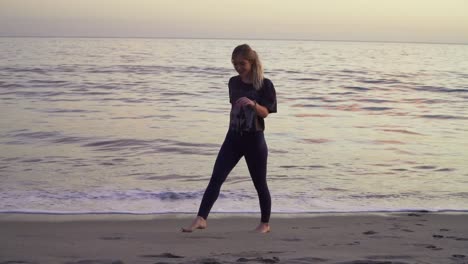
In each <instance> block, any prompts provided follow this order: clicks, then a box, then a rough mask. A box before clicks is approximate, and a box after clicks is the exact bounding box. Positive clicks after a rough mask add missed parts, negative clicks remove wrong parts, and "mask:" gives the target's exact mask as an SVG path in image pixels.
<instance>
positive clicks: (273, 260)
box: [236, 257, 280, 263]
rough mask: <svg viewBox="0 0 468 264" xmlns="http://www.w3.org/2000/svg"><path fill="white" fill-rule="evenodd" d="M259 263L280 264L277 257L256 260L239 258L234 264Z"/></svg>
mask: <svg viewBox="0 0 468 264" xmlns="http://www.w3.org/2000/svg"><path fill="white" fill-rule="evenodd" d="M251 261H252V262H256V263H258V262H260V263H278V262H280V259H279V258H278V257H273V258H263V257H258V258H239V259H237V261H236V262H241V263H242V262H244V263H245V262H251Z"/></svg>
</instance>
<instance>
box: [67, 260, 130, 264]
mask: <svg viewBox="0 0 468 264" xmlns="http://www.w3.org/2000/svg"><path fill="white" fill-rule="evenodd" d="M64 264H125V263H124V262H123V261H121V260H107V259H83V260H78V261H71V262H65V263H64Z"/></svg>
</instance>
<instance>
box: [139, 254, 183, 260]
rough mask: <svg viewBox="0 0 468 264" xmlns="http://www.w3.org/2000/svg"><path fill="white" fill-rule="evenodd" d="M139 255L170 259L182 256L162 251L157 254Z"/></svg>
mask: <svg viewBox="0 0 468 264" xmlns="http://www.w3.org/2000/svg"><path fill="white" fill-rule="evenodd" d="M140 257H142V258H171V259H176V258H177V259H178V258H184V257H183V256H178V255H174V254H172V253H162V254H158V255H141V256H140Z"/></svg>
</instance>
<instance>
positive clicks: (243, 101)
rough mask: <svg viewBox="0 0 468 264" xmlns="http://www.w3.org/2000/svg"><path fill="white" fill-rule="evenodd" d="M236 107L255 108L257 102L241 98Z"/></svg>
mask: <svg viewBox="0 0 468 264" xmlns="http://www.w3.org/2000/svg"><path fill="white" fill-rule="evenodd" d="M236 105H239V106H251V107H254V106H255V101H252V100H250V99H249V98H247V97H241V98H239V99H237V101H236Z"/></svg>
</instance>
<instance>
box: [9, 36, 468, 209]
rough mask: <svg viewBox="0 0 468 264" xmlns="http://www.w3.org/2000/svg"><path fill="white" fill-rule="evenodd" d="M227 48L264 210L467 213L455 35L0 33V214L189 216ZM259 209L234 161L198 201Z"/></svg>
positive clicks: (466, 126) (466, 69) (464, 106)
mask: <svg viewBox="0 0 468 264" xmlns="http://www.w3.org/2000/svg"><path fill="white" fill-rule="evenodd" d="M243 43H248V44H250V45H251V46H252V47H253V48H254V49H255V50H257V52H258V53H259V55H260V58H261V60H262V62H263V64H264V68H265V76H266V77H267V78H269V79H271V80H272V82H273V83H274V85H275V89H276V91H277V101H278V113H274V114H271V115H269V116H268V117H267V118H266V120H265V122H266V130H265V137H266V140H267V144H268V148H269V158H268V184H269V188H270V192H271V196H272V212H274V213H315V212H382V211H414V210H427V211H468V162H467V161H468V45H448V44H447V45H445V44H422V43H419V44H418V43H372V42H327V41H280V40H222V39H144V38H133V39H132V38H0V135H1V136H0V212H19V213H50V214H82V213H117V214H118V213H122V214H161V213H196V212H197V210H198V206H199V204H200V201H201V198H202V195H203V192H204V190H205V188H206V186H207V184H208V181H209V179H210V176H211V172H212V169H213V164H214V161H215V159H216V155H217V152H218V150H219V147H220V146H221V143H222V142H223V140H224V136H225V134H226V131H227V127H228V125H229V110H230V105H229V98H228V88H227V82H228V80H229V78H230V77H231V76H233V75H236V72H235V70H234V69H233V67H232V65H231V61H230V56H231V52H232V50H233V49H234V47H235V46H237V45H239V44H243ZM259 210H260V209H259V204H258V198H257V195H256V191H255V189H254V187H253V183H252V181H251V179H250V176H249V173H248V170H247V166H246V164H245V161H244V160H243V159H242V160H241V161H240V162H239V164H238V165H237V167H236V168H235V169H234V170H233V171H232V172H231V174H230V175H229V176H228V178H227V180H226V182H225V183H224V185H223V187H222V190H221V194H220V197H219V199H218V201H217V202H216V203H215V205H214V207H213V210H212V212H214V213H216V212H218V213H225V212H229V213H258V212H259Z"/></svg>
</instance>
